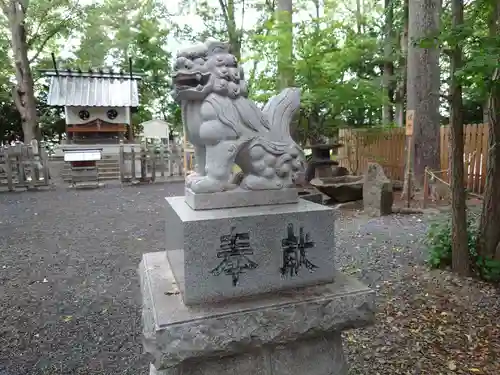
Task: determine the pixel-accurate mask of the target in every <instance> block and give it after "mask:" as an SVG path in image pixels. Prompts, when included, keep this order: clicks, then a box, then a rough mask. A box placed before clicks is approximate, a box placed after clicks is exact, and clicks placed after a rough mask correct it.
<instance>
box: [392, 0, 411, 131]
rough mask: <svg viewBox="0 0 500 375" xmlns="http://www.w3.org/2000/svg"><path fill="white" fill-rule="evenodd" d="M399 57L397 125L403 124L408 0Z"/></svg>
mask: <svg viewBox="0 0 500 375" xmlns="http://www.w3.org/2000/svg"><path fill="white" fill-rule="evenodd" d="M399 38H400V39H399V43H400V49H401V53H400V57H399V61H398V69H399V76H400V79H399V80H398V83H397V87H396V97H395V99H394V101H395V108H394V111H395V113H394V117H395V120H396V124H398V126H401V127H402V126H405V102H406V76H407V74H406V72H407V64H406V63H407V55H408V0H404V3H403V30H402V31H401V33H400V37H399Z"/></svg>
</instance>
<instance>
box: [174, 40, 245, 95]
mask: <svg viewBox="0 0 500 375" xmlns="http://www.w3.org/2000/svg"><path fill="white" fill-rule="evenodd" d="M172 84H173V91H172V95H173V97H174V99H175V100H177V101H178V102H181V101H203V100H204V99H205V98H206V97H207V95H209V94H211V93H216V94H219V95H222V96H228V97H230V98H232V99H236V98H238V97H240V96H245V97H246V96H247V84H246V82H245V80H244V76H243V69H242V68H241V67H240V66H239V64H238V61H237V60H236V57H234V55H232V54H231V53H230V52H229V45H228V44H226V43H222V42H217V41H207V42H205V43H204V44H200V45H197V46H194V47H190V48H186V49H183V50H181V51H179V52H178V53H177V58H176V59H175V62H174V67H173V72H172Z"/></svg>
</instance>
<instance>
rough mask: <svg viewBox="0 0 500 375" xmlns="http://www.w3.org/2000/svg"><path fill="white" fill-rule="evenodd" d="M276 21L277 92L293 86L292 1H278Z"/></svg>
mask: <svg viewBox="0 0 500 375" xmlns="http://www.w3.org/2000/svg"><path fill="white" fill-rule="evenodd" d="M276 10H277V13H278V14H277V16H276V20H277V22H278V32H279V33H280V34H281V35H280V37H279V46H278V85H277V86H278V90H283V89H285V88H287V87H292V86H293V85H294V83H295V82H294V81H295V77H294V69H293V23H292V15H293V1H292V0H278V6H277V9H276Z"/></svg>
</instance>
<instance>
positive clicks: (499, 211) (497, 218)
mask: <svg viewBox="0 0 500 375" xmlns="http://www.w3.org/2000/svg"><path fill="white" fill-rule="evenodd" d="M492 3H493V6H492V10H491V20H493V21H494V22H493V23H494V24H495V29H496V31H495V34H496V37H497V38H498V37H500V5H499V4H498V3H497V2H496V1H495V2H492ZM499 64H500V60H499ZM488 128H489V142H488V143H489V144H488V156H487V171H486V187H485V192H484V201H483V211H482V215H481V222H480V229H479V235H478V239H477V252H478V254H479V255H481V256H482V257H484V258H488V259H496V260H500V230H498V223H500V69H499V68H496V69H495V72H494V74H493V77H492V82H491V92H490V102H489V123H488Z"/></svg>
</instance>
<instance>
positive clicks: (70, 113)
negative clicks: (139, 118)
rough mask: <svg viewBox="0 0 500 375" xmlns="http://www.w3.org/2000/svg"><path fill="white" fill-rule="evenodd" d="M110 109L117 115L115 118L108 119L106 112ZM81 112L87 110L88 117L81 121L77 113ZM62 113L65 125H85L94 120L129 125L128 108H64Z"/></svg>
mask: <svg viewBox="0 0 500 375" xmlns="http://www.w3.org/2000/svg"><path fill="white" fill-rule="evenodd" d="M110 109H114V110H115V111H116V112H117V113H118V115H117V116H116V118H114V119H110V118H109V117H108V115H107V113H106V112H107V111H109V110H110ZM82 110H87V111H88V112H89V115H90V117H89V118H87V119H85V120H82V119H81V118H80V116H79V112H80V111H82ZM64 113H65V115H66V123H67V124H75V125H79V124H85V123H87V122H90V121H93V120H96V119H99V120H102V121H106V122H109V123H112V124H130V111H129V108H128V107H64Z"/></svg>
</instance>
